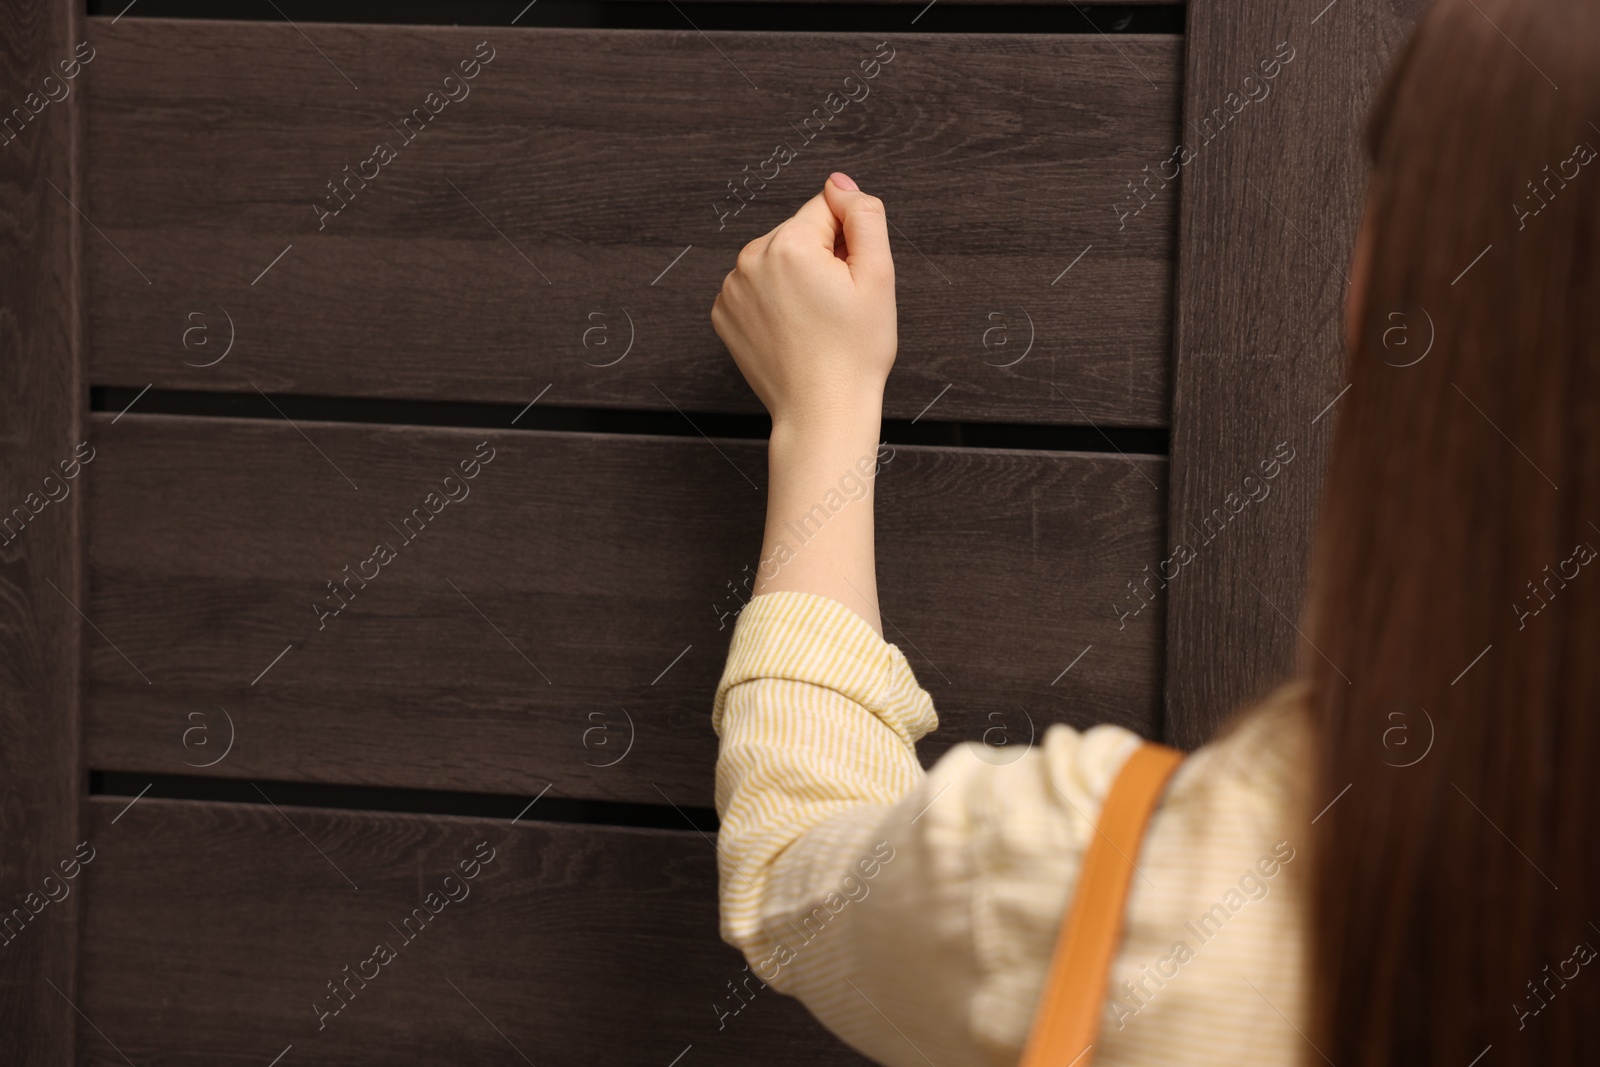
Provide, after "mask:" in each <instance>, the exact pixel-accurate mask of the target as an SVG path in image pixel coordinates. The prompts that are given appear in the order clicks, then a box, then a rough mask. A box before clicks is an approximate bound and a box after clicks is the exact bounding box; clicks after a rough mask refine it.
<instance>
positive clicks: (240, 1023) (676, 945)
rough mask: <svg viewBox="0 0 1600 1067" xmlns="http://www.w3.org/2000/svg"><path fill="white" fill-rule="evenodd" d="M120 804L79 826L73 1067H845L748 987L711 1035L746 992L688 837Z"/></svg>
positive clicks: (780, 1003)
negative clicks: (82, 845)
mask: <svg viewBox="0 0 1600 1067" xmlns="http://www.w3.org/2000/svg"><path fill="white" fill-rule="evenodd" d="M128 800H129V798H126V797H97V798H95V799H93V800H92V801H91V802H90V803H89V806H88V807H89V812H90V821H91V828H90V832H91V833H92V834H93V836H94V839H95V841H96V843H97V846H98V853H97V855H96V856H95V859H94V861H93V862H92V863H91V864H90V865H89V866H88V867H87V868H86V869H85V871H86V873H85V878H86V880H87V887H86V888H87V901H88V902H87V905H86V915H85V924H84V925H85V937H84V961H85V966H84V1000H85V1005H84V1008H85V1013H86V1014H87V1016H88V1017H89V1018H90V1019H92V1020H93V1021H94V1024H95V1026H96V1027H98V1030H99V1032H98V1033H97V1032H96V1031H95V1030H91V1029H89V1028H88V1027H84V1029H83V1032H82V1035H81V1036H82V1042H83V1047H84V1051H85V1057H86V1060H85V1062H87V1063H92V1064H104V1065H110V1064H114V1063H118V1064H123V1065H124V1067H125V1065H126V1063H127V1062H128V1061H132V1062H134V1063H139V1064H147V1063H159V1064H162V1065H163V1067H184V1065H192V1067H202V1065H203V1067H226V1065H233V1064H237V1065H239V1067H246V1065H250V1067H261V1065H263V1064H267V1063H271V1062H273V1057H275V1056H278V1055H280V1054H282V1053H284V1052H285V1050H286V1049H287V1050H289V1051H288V1052H287V1055H284V1057H283V1059H282V1061H281V1063H282V1067H290V1065H292V1064H296V1063H316V1064H324V1065H336V1064H349V1065H352V1067H354V1065H357V1064H360V1065H363V1067H365V1065H368V1064H374V1063H404V1064H418V1065H421V1064H460V1063H470V1064H475V1065H476V1064H483V1065H490V1064H506V1065H512V1064H516V1065H518V1067H525V1064H526V1063H528V1062H532V1063H537V1064H540V1065H541V1067H543V1065H561V1064H573V1065H576V1064H606V1063H646V1064H657V1065H658V1067H666V1065H667V1064H669V1063H671V1062H672V1061H673V1057H674V1056H677V1055H679V1054H680V1053H682V1052H683V1051H684V1049H685V1048H686V1047H688V1046H691V1045H692V1046H693V1051H692V1052H690V1053H689V1055H688V1056H686V1057H685V1058H684V1059H683V1060H682V1061H681V1062H682V1063H683V1064H690V1063H694V1064H746V1063H763V1064H766V1063H770V1064H779V1065H799V1064H808V1065H809V1064H841V1065H842V1064H863V1063H865V1062H866V1061H865V1060H863V1059H861V1058H860V1057H859V1056H857V1055H855V1054H854V1053H852V1052H850V1051H849V1050H848V1049H847V1048H845V1047H844V1046H843V1045H842V1044H840V1043H839V1042H838V1041H837V1040H836V1039H834V1038H833V1037H832V1036H831V1035H830V1034H828V1033H827V1032H826V1031H825V1030H823V1029H822V1027H821V1026H820V1025H819V1024H818V1023H816V1022H815V1021H813V1020H812V1018H811V1017H810V1015H808V1014H807V1013H806V1011H805V1009H804V1008H802V1007H801V1006H800V1005H799V1003H798V1002H796V1001H793V1000H790V999H788V998H786V997H782V996H780V995H779V994H777V993H776V992H773V991H772V990H770V989H762V988H761V987H760V984H759V982H758V981H757V980H755V979H751V981H750V984H749V986H748V987H747V988H748V989H749V990H750V991H751V993H750V994H748V995H749V996H750V998H751V999H750V1001H749V1003H748V1005H747V1006H746V1007H745V1008H744V1009H743V1010H741V1011H740V1012H739V1013H738V1014H737V1015H727V1016H726V1017H724V1018H720V1025H719V1015H718V1011H717V1007H718V1006H719V1005H720V1006H721V1008H722V1011H723V1012H725V1013H726V1012H730V1011H731V1010H732V1008H733V1007H734V1006H735V1004H734V1002H733V1001H731V1000H730V999H729V998H730V997H731V996H732V994H731V993H730V992H729V989H728V982H730V981H733V982H735V983H739V982H742V981H743V980H744V978H745V977H746V975H747V973H748V972H746V971H745V969H744V968H745V962H744V959H743V958H742V957H741V956H740V955H739V953H738V952H737V951H735V950H734V949H732V948H730V947H729V946H727V945H725V944H723V943H722V941H721V940H720V938H719V936H718V932H717V892H716V880H717V870H716V853H715V850H714V847H713V845H712V843H711V842H710V841H709V840H708V839H706V838H703V837H701V836H700V835H699V834H696V833H694V832H693V831H684V832H681V833H679V832H675V831H664V830H639V829H621V828H607V827H589V826H562V825H555V824H549V823H537V822H532V821H529V820H526V819H525V820H523V821H521V822H518V823H516V824H515V825H513V824H512V823H511V822H510V820H484V819H478V820H472V819H447V818H438V817H433V816H424V815H393V814H379V813H369V812H339V811H328V810H325V809H313V808H283V809H279V810H274V808H273V807H271V806H269V805H268V804H266V803H261V804H213V803H204V802H195V801H181V800H180V801H174V800H157V799H152V798H146V799H143V800H140V801H138V802H137V803H136V804H134V806H133V807H132V808H130V809H127V810H126V812H125V813H124V809H125V807H126V805H127V804H128ZM113 820H116V821H115V823H113ZM291 820H292V825H291ZM319 852H320V853H321V854H320V855H319ZM484 857H489V858H488V860H487V862H483V858H484ZM463 861H466V862H467V863H468V866H467V867H466V868H465V869H462V868H461V867H460V865H461V863H462V862H463ZM467 873H471V874H473V875H475V876H474V877H472V878H470V879H469V878H465V877H464V875H465V874H467ZM450 875H454V878H455V881H454V882H453V883H452V885H451V886H448V887H447V886H445V884H444V880H445V878H446V876H450ZM355 887H359V888H355ZM430 893H437V894H439V896H438V897H436V898H435V901H434V904H433V907H432V908H430V907H429V906H428V904H427V903H426V901H425V897H426V896H427V895H428V894H430ZM447 893H448V894H451V895H453V897H454V898H455V899H449V900H448V902H442V903H441V901H445V900H446V899H447V898H446V897H445V894H447ZM414 908H422V909H424V910H423V915H424V916H425V917H426V918H427V919H428V921H427V922H426V923H421V922H418V921H417V920H415V919H413V920H412V922H411V924H410V925H409V926H407V925H406V924H405V920H406V919H407V917H408V916H411V915H412V909H414ZM434 908H437V909H438V910H437V914H434V913H433V910H434ZM391 924H393V925H391ZM406 934H409V935H410V940H409V941H408V940H407V939H406V937H405V935H406ZM380 942H381V943H384V944H386V945H387V946H389V948H390V950H391V952H392V954H393V958H392V959H389V961H388V962H387V963H380V962H378V961H376V960H373V954H374V950H375V947H376V945H377V944H379V943H380ZM368 961H371V962H368ZM346 966H348V967H349V968H350V972H346V971H345V970H344V968H345V967H346ZM363 971H364V972H365V974H366V975H367V977H368V979H369V980H367V981H366V982H365V983H364V985H363V984H361V983H360V982H359V981H358V980H356V979H351V980H350V984H349V986H348V989H349V990H350V991H351V992H352V993H353V996H350V997H349V999H348V1001H347V1002H344V1003H343V1006H342V1007H339V1006H340V1004H341V1001H340V1000H337V999H335V996H334V994H333V993H332V992H330V990H329V988H328V983H329V982H335V981H341V982H342V981H343V980H344V979H345V978H346V977H347V974H349V973H356V972H363ZM374 972H376V973H374ZM341 988H343V987H341ZM317 1005H320V1006H321V1011H319V1010H318V1007H317ZM336 1007H339V1010H338V1011H337V1013H336V1014H335V1013H334V1011H333V1009H334V1008H336ZM322 1012H327V1013H328V1014H327V1015H326V1016H324V1015H323V1014H322ZM319 1027H320V1028H319ZM102 1034H103V1035H104V1036H103V1037H102V1036H101V1035H102ZM111 1043H115V1046H116V1049H118V1050H120V1053H121V1054H120V1055H119V1053H118V1052H117V1051H115V1050H113V1048H112V1045H111ZM290 1046H292V1049H291V1048H290ZM122 1055H126V1056H127V1057H128V1060H123V1059H122ZM524 1057H526V1058H524Z"/></svg>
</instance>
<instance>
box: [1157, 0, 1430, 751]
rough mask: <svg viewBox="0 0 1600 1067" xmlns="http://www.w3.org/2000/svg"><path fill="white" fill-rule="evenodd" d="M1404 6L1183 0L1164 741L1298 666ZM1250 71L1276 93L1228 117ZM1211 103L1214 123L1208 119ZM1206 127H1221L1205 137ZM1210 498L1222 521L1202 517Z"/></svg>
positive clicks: (1193, 739)
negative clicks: (1370, 181) (1174, 553)
mask: <svg viewBox="0 0 1600 1067" xmlns="http://www.w3.org/2000/svg"><path fill="white" fill-rule="evenodd" d="M1418 7H1420V5H1419V4H1417V3H1415V2H1408V3H1399V4H1379V5H1376V6H1375V7H1357V6H1352V5H1349V4H1338V5H1331V4H1330V5H1328V6H1327V7H1326V8H1324V7H1323V5H1322V4H1320V3H1318V4H1312V5H1310V6H1306V5H1301V4H1291V3H1287V2H1284V0H1228V2H1226V3H1224V2H1220V0H1209V2H1207V0H1201V2H1197V3H1194V4H1192V5H1190V7H1189V14H1188V19H1189V22H1188V26H1189V38H1188V48H1187V56H1188V60H1187V76H1186V81H1185V90H1184V120H1185V131H1186V133H1187V134H1188V137H1187V139H1186V141H1185V144H1187V145H1189V146H1190V147H1191V149H1192V150H1193V151H1194V152H1195V153H1196V155H1195V158H1193V159H1192V160H1191V161H1190V162H1188V163H1187V164H1186V165H1185V166H1184V167H1183V188H1182V195H1183V197H1184V207H1183V212H1182V218H1183V226H1182V234H1181V238H1180V246H1179V247H1180V257H1179V271H1178V297H1177V319H1176V326H1175V329H1176V347H1175V356H1174V359H1175V368H1176V369H1175V372H1174V373H1175V381H1174V388H1173V438H1172V463H1173V480H1172V500H1171V505H1170V512H1169V516H1170V517H1169V521H1168V529H1169V531H1170V533H1169V535H1168V538H1169V541H1170V542H1171V546H1172V547H1173V548H1176V546H1177V545H1178V543H1179V542H1180V541H1183V542H1185V543H1187V544H1188V545H1189V546H1190V547H1191V548H1192V549H1193V550H1194V552H1195V554H1196V558H1195V560H1194V561H1193V562H1191V563H1188V564H1186V565H1184V566H1182V567H1181V568H1180V569H1179V576H1178V577H1177V578H1176V579H1174V580H1173V582H1172V583H1171V586H1170V590H1169V594H1170V596H1171V597H1172V603H1171V607H1170V610H1169V612H1168V615H1167V628H1168V639H1167V673H1166V707H1167V716H1168V719H1167V736H1168V739H1169V740H1171V741H1172V742H1174V743H1176V744H1181V745H1184V746H1194V745H1198V744H1200V743H1202V742H1204V741H1205V740H1206V739H1207V738H1208V737H1209V736H1210V735H1211V733H1212V731H1213V730H1214V729H1215V727H1216V726H1217V724H1218V723H1220V722H1221V721H1222V720H1223V719H1224V718H1226V717H1227V715H1228V714H1229V713H1230V712H1232V711H1233V710H1234V709H1235V708H1236V707H1238V706H1239V705H1240V704H1241V703H1243V702H1244V701H1247V700H1249V699H1251V698H1253V697H1255V696H1257V695H1260V694H1261V693H1263V691H1264V690H1265V689H1266V688H1267V687H1268V686H1269V685H1271V684H1272V683H1273V682H1274V681H1276V680H1278V679H1280V678H1281V677H1283V676H1284V675H1285V674H1286V673H1287V672H1288V671H1289V670H1290V668H1291V665H1292V658H1293V653H1294V650H1295V646H1296V643H1297V642H1298V641H1299V637H1298V635H1297V634H1296V633H1295V629H1294V626H1295V625H1296V624H1298V620H1299V610H1300V597H1301V594H1302V593H1303V585H1304V570H1305V565H1306V553H1307V551H1308V548H1309V544H1310V533H1311V524H1312V518H1313V515H1314V512H1315V508H1316V503H1317V498H1318V493H1319V491H1320V486H1321V475H1322V469H1323V465H1324V463H1325V461H1326V458H1327V447H1328V444H1329V441H1330V436H1329V430H1330V429H1331V426H1332V419H1331V418H1329V417H1325V416H1322V413H1323V411H1324V410H1325V409H1326V408H1327V405H1329V404H1330V403H1332V402H1333V401H1334V399H1335V398H1336V397H1337V396H1338V394H1339V389H1340V385H1339V382H1340V376H1341V372H1342V367H1343V360H1342V357H1341V355H1340V352H1341V345H1342V340H1341V338H1342V332H1343V324H1344V301H1345V298H1346V290H1347V288H1348V283H1347V278H1346V275H1347V273H1348V269H1349V259H1350V247H1351V244H1352V243H1353V241H1354V239H1355V231H1356V227H1357V225H1358V223H1359V221H1360V212H1361V203H1362V202H1361V197H1362V192H1363V189H1364V187H1365V180H1366V175H1365V164H1364V161H1363V159H1362V156H1361V152H1360V150H1359V132H1360V128H1361V123H1362V121H1363V119H1364V116H1365V113H1366V108H1367V103H1368V100H1369V98H1370V96H1371V93H1372V90H1373V88H1374V86H1375V84H1376V81H1377V78H1378V77H1379V75H1380V74H1381V72H1382V71H1383V69H1384V68H1385V67H1386V66H1387V64H1388V58H1389V56H1390V55H1391V54H1392V53H1393V51H1394V50H1395V48H1396V47H1397V46H1398V45H1399V43H1400V41H1401V40H1402V39H1403V37H1404V34H1405V32H1406V29H1407V27H1408V26H1409V25H1410V21H1411V17H1412V13H1413V12H1414V11H1415V9H1417V8H1418ZM1407 9H1411V10H1410V11H1409V12H1408V11H1407ZM1280 46H1281V47H1280ZM1291 50H1292V55H1293V58H1291V59H1288V60H1286V61H1284V62H1282V63H1281V64H1279V67H1278V72H1277V74H1276V76H1275V77H1274V78H1272V79H1271V80H1270V81H1268V80H1266V79H1264V78H1263V77H1262V74H1263V70H1270V69H1272V68H1271V66H1268V67H1266V68H1263V67H1262V64H1263V63H1266V64H1271V63H1273V62H1274V61H1275V60H1277V59H1282V57H1283V56H1284V55H1287V54H1289V53H1290V52H1291ZM1247 75H1251V76H1253V77H1254V80H1253V83H1252V84H1251V85H1246V83H1245V78H1246V76H1247ZM1263 84H1265V85H1266V86H1267V91H1270V95H1267V96H1265V97H1264V98H1263V99H1260V100H1259V101H1255V102H1247V103H1245V104H1244V105H1243V106H1242V107H1241V108H1240V109H1239V112H1238V114H1233V113H1232V111H1231V109H1232V107H1233V105H1232V104H1230V103H1229V102H1228V97H1229V94H1230V93H1232V94H1237V95H1236V96H1235V97H1234V99H1235V101H1237V100H1241V99H1244V97H1245V96H1246V94H1250V93H1254V94H1255V95H1257V96H1260V95H1261V94H1262V93H1263V89H1262V88H1261V86H1262V85H1263ZM1218 108H1221V109H1222V111H1221V114H1222V116H1223V121H1220V122H1218V121H1216V120H1215V119H1214V118H1213V120H1212V122H1211V124H1210V126H1203V124H1204V123H1205V122H1206V119H1207V117H1208V116H1211V115H1212V114H1213V109H1218ZM1211 131H1220V132H1216V133H1214V135H1213V136H1212V137H1211V139H1210V140H1209V141H1208V140H1207V139H1206V134H1207V133H1210V132H1211ZM1280 444H1282V445H1283V446H1285V448H1286V450H1290V451H1292V452H1293V454H1294V455H1295V457H1296V458H1295V459H1294V460H1293V462H1292V463H1291V464H1290V465H1289V466H1288V467H1286V468H1283V469H1281V470H1280V472H1279V473H1278V475H1277V476H1276V477H1275V478H1274V479H1273V480H1272V481H1270V482H1265V481H1263V479H1262V477H1261V475H1262V469H1261V464H1262V463H1264V462H1266V463H1270V462H1271V461H1272V460H1273V458H1274V456H1275V453H1277V451H1278V449H1279V446H1280ZM1251 475H1254V476H1255V478H1256V482H1255V483H1253V484H1254V485H1255V486H1258V487H1259V486H1261V485H1266V486H1267V490H1266V492H1267V493H1268V495H1266V497H1265V499H1264V500H1262V501H1261V502H1259V503H1254V502H1251V503H1247V504H1246V505H1245V506H1244V507H1243V508H1242V509H1241V510H1239V511H1238V514H1237V515H1233V514H1232V512H1233V510H1234V508H1233V506H1232V505H1230V504H1229V502H1228V497H1229V494H1234V499H1235V500H1239V499H1242V498H1244V497H1245V496H1246V495H1247V494H1248V493H1250V492H1252V489H1251V487H1250V486H1246V485H1245V484H1244V479H1245V477H1246V476H1251ZM1253 491H1254V492H1255V493H1256V494H1257V495H1261V494H1262V492H1263V490H1262V489H1260V488H1256V489H1254V490H1253ZM1216 509H1221V513H1222V514H1221V518H1220V519H1219V518H1215V517H1213V518H1212V520H1211V522H1210V525H1209V526H1207V525H1206V524H1207V518H1208V516H1213V514H1214V512H1215V510H1216ZM1218 530H1220V533H1218V532H1216V531H1218ZM1171 569H1172V568H1171V567H1169V568H1168V570H1169V572H1170V571H1171ZM1291 619H1292V620H1295V622H1294V623H1291V622H1290V621H1289V620H1291Z"/></svg>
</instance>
